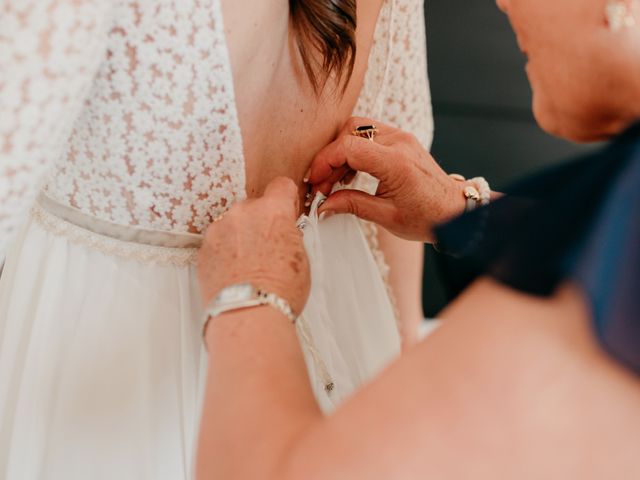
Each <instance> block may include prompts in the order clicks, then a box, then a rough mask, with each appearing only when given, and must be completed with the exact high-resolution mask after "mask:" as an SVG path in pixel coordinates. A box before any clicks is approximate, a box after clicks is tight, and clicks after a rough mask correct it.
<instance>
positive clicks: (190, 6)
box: [0, 0, 432, 480]
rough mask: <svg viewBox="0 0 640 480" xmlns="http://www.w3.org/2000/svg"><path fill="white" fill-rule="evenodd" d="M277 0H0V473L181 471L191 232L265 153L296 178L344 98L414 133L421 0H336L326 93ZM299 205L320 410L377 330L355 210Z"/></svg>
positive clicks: (195, 235)
mask: <svg viewBox="0 0 640 480" xmlns="http://www.w3.org/2000/svg"><path fill="white" fill-rule="evenodd" d="M313 3H316V4H317V3H323V2H318V1H316V2H313ZM324 3H326V4H328V5H329V7H330V8H334V12H335V11H336V10H335V9H336V8H338V7H336V5H339V4H341V3H343V2H340V1H337V0H327V1H326V2H324ZM346 3H349V2H348V1H347V2H346ZM290 4H291V5H294V4H295V5H299V4H304V1H302V0H299V1H295V2H294V1H293V0H292V1H291V2H288V1H286V0H269V1H253V2H250V1H245V2H237V1H236V2H232V1H231V0H210V1H202V0H179V1H178V0H155V1H151V0H113V1H96V0H93V1H92V0H37V1H36V0H32V1H25V2H13V1H10V0H0V258H1V257H2V256H6V260H5V264H4V268H3V270H2V273H1V277H0V478H3V479H8V480H13V479H19V480H31V479H38V480H42V479H67V480H69V479H71V480H74V479H89V478H91V479H98V478H105V479H116V478H117V479H129V478H131V479H141V478H153V479H161V480H162V479H172V480H173V479H180V478H185V479H186V478H190V477H191V475H192V471H193V470H192V455H193V452H194V443H195V438H196V431H197V422H198V417H199V399H200V394H201V389H202V388H203V383H202V380H203V378H204V373H205V372H204V369H205V366H206V362H205V359H204V356H205V355H206V352H205V351H204V350H203V347H202V339H201V330H202V323H203V320H204V319H203V318H202V305H201V304H200V296H199V291H198V287H197V283H196V275H195V267H194V264H193V262H194V259H195V254H196V252H197V248H198V246H199V245H200V240H201V233H202V232H203V231H204V229H206V227H207V225H209V224H210V223H211V222H212V221H213V220H214V219H215V218H216V217H218V216H219V215H221V214H223V213H224V212H225V210H226V209H227V208H228V207H229V205H231V204H232V203H233V202H235V201H237V200H239V199H242V198H244V197H245V196H246V195H249V196H251V195H255V194H259V193H260V192H261V191H262V189H263V188H264V186H265V185H266V183H267V182H268V181H269V180H271V179H272V178H273V177H274V176H276V175H282V174H285V175H287V176H289V177H292V178H294V179H295V180H296V181H299V182H300V183H302V178H303V176H304V173H305V171H306V169H307V167H308V164H309V162H310V161H311V159H312V157H313V154H314V153H315V152H316V151H318V150H319V149H320V148H321V147H322V146H323V145H324V144H326V143H328V142H329V141H330V140H331V139H332V138H333V136H334V135H335V134H336V132H337V129H338V128H339V127H340V126H341V125H342V124H343V123H344V122H345V121H346V120H347V119H348V118H349V117H350V115H351V114H352V113H353V112H355V113H356V114H359V115H362V116H367V117H375V118H379V119H381V120H382V121H385V122H386V123H389V124H394V125H396V126H398V127H400V128H402V129H404V130H409V131H412V132H414V133H415V135H416V136H417V137H418V138H419V139H420V140H421V142H422V143H423V144H424V145H425V146H428V145H429V143H430V140H431V132H432V126H431V118H430V114H429V109H428V105H429V93H428V85H427V79H426V54H425V52H424V45H425V35H424V23H423V18H424V17H423V5H422V0H367V2H359V3H358V5H357V16H358V28H357V31H356V34H355V42H356V44H357V55H356V57H355V64H354V68H353V74H352V75H351V77H350V79H349V81H348V83H347V84H346V87H345V90H344V93H343V94H342V95H341V94H340V91H341V87H336V86H335V85H333V86H327V88H325V89H323V90H322V89H321V90H320V93H319V94H318V95H316V93H315V92H314V91H313V88H312V87H311V83H310V82H309V81H308V78H307V77H306V73H307V72H305V69H304V68H303V66H302V64H301V62H300V58H299V53H298V49H297V48H296V41H295V40H292V38H294V37H295V35H294V34H292V31H293V30H292V29H293V27H292V21H291V16H290V10H289V8H290ZM292 8H293V7H292ZM223 13H224V26H223ZM311 13H312V12H311ZM311 13H310V12H307V14H311ZM298 38H299V36H298ZM320 63H322V60H320ZM333 73H334V74H335V73H336V72H333ZM334 76H335V75H334ZM331 81H332V79H330V80H329V82H331ZM314 207H315V206H314ZM301 224H302V225H301V226H303V227H304V235H305V243H306V246H307V248H308V250H309V254H310V257H311V261H312V266H313V286H312V294H311V297H310V301H309V304H308V306H307V308H306V309H305V311H304V312H303V314H302V316H301V318H300V321H299V324H298V333H299V336H300V339H301V342H302V344H303V348H304V351H305V355H306V359H307V363H308V367H309V370H310V373H311V379H312V382H313V386H314V389H315V391H316V395H317V396H318V399H319V401H320V404H321V405H322V407H323V408H324V409H326V410H329V409H331V408H333V407H334V406H335V404H336V403H337V402H339V401H340V400H341V399H343V398H344V397H345V396H347V395H349V394H350V393H351V392H352V391H353V390H354V389H355V388H357V387H358V386H359V385H361V384H362V383H363V382H365V381H367V380H368V379H369V378H370V377H371V376H372V375H374V374H375V373H376V372H377V371H378V370H379V369H380V368H382V367H383V366H384V365H385V364H386V363H387V362H388V361H389V360H390V359H391V358H392V357H393V356H395V355H396V354H397V353H398V351H399V335H398V331H397V327H396V323H395V315H394V312H393V308H392V302H391V301H390V298H389V297H388V296H387V294H386V287H385V282H384V276H385V272H384V271H381V270H380V268H382V270H384V262H383V261H382V258H381V256H380V252H378V251H377V250H376V236H375V232H372V227H371V226H369V225H364V224H361V223H360V222H359V221H358V220H356V219H355V218H352V217H346V216H344V217H333V218H331V219H328V220H327V221H325V222H322V221H319V220H318V218H317V216H316V215H315V210H314V208H312V209H311V212H310V214H309V215H308V216H304V217H302V222H301ZM400 293H401V294H402V292H400ZM274 381H277V372H274ZM265 415H268V412H265ZM250 451H251V448H250V446H248V447H247V452H248V453H250Z"/></svg>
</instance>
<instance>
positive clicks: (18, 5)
mask: <svg viewBox="0 0 640 480" xmlns="http://www.w3.org/2000/svg"><path fill="white" fill-rule="evenodd" d="M109 9H111V2H107V1H98V0H79V1H78V0H76V1H71V0H37V1H21V2H15V1H10V0H5V1H0V72H1V73H0V119H1V120H0V258H1V257H2V256H3V252H5V250H6V247H7V245H8V242H9V240H10V236H11V234H12V232H14V231H15V229H16V228H17V227H18V225H20V223H21V222H22V221H23V217H24V214H25V213H26V210H27V209H28V208H29V206H30V205H31V203H32V202H33V200H34V198H35V196H36V195H37V192H38V189H39V187H40V184H41V182H42V180H43V178H44V176H45V174H46V173H47V171H48V169H49V167H50V166H51V165H52V164H53V162H54V161H56V160H57V159H58V158H59V156H60V154H61V151H62V146H63V143H64V141H65V140H66V138H67V136H68V135H69V133H70V128H71V126H72V124H73V120H74V119H75V117H76V115H77V112H78V110H79V108H80V107H81V105H82V102H83V100H84V97H85V95H86V94H87V92H88V87H89V85H90V83H91V79H92V78H93V76H94V74H95V72H96V70H97V68H98V66H99V64H100V61H101V59H102V58H103V53H104V49H105V46H106V41H105V40H106V35H107V27H108V20H109V16H108V11H109Z"/></svg>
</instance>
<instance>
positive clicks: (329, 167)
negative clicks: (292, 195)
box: [308, 118, 465, 242]
mask: <svg viewBox="0 0 640 480" xmlns="http://www.w3.org/2000/svg"><path fill="white" fill-rule="evenodd" d="M362 125H376V127H377V128H378V134H377V136H376V137H375V140H374V141H373V142H372V141H370V140H368V139H364V138H360V137H356V136H354V135H352V133H351V132H352V131H353V130H354V129H355V128H356V127H358V126H362ZM354 171H364V172H367V173H369V174H371V175H373V176H374V177H376V178H378V179H379V180H380V185H379V187H378V191H377V193H376V195H375V196H373V195H368V194H366V193H364V192H360V191H356V190H340V191H338V192H336V193H333V194H332V195H330V196H329V198H328V199H327V200H326V202H325V203H324V204H323V205H322V206H321V208H320V209H319V212H320V213H321V214H322V213H325V212H326V213H325V215H331V214H335V213H351V214H354V215H357V216H358V217H360V218H363V219H365V220H370V221H372V222H375V223H378V224H380V225H381V226H383V227H384V228H386V229H387V230H389V231H390V232H391V233H393V234H395V235H397V236H399V237H402V238H406V239H408V240H419V241H423V242H432V241H433V240H434V239H433V234H432V230H433V227H434V226H436V225H438V224H441V223H445V222H446V221H448V220H450V219H451V218H453V217H455V216H457V215H460V214H462V213H463V212H464V206H465V200H464V195H463V189H464V187H465V184H464V183H463V182H459V181H456V180H454V179H453V178H451V177H450V176H449V175H447V174H446V173H445V172H444V170H442V168H440V166H439V165H438V164H437V163H436V161H435V160H434V159H433V157H432V156H431V155H430V154H429V152H427V151H426V150H425V149H424V148H423V147H422V145H420V143H419V142H418V140H417V139H416V138H415V137H414V136H413V135H411V134H409V133H406V132H403V131H401V130H398V129H395V128H392V127H389V126H387V125H382V124H380V123H379V122H376V121H374V120H370V119H366V118H352V119H350V120H349V121H348V122H347V124H346V126H345V127H344V128H343V130H342V132H341V133H340V135H339V136H338V138H337V139H336V140H335V141H334V142H333V143H331V144H329V145H328V146H326V147H325V148H324V149H323V150H321V151H320V153H318V155H316V157H315V159H314V161H313V163H312V165H311V169H310V171H309V175H308V182H309V183H310V184H311V185H312V186H313V187H314V190H320V191H322V192H323V193H324V194H325V195H326V194H328V193H329V192H330V190H331V188H332V186H333V184H334V183H336V182H337V181H339V180H341V179H343V178H344V177H345V176H346V177H349V176H351V175H353V172H354Z"/></svg>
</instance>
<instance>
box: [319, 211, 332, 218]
mask: <svg viewBox="0 0 640 480" xmlns="http://www.w3.org/2000/svg"><path fill="white" fill-rule="evenodd" d="M335 213H336V212H334V211H333V210H325V211H324V212H322V213H321V214H320V217H318V218H319V219H320V220H326V219H327V218H329V217H332V216H333V215H335Z"/></svg>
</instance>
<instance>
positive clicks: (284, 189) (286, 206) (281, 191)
mask: <svg viewBox="0 0 640 480" xmlns="http://www.w3.org/2000/svg"><path fill="white" fill-rule="evenodd" d="M263 199H264V200H267V201H269V202H274V204H277V206H278V209H281V211H282V212H284V213H285V214H286V215H287V217H289V218H291V219H292V220H295V219H296V217H297V216H298V212H299V209H300V196H299V195H298V187H297V185H296V184H295V182H294V181H293V180H292V179H290V178H288V177H276V178H274V179H273V180H272V181H271V182H270V183H269V185H267V187H266V188H265V190H264V195H263Z"/></svg>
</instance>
